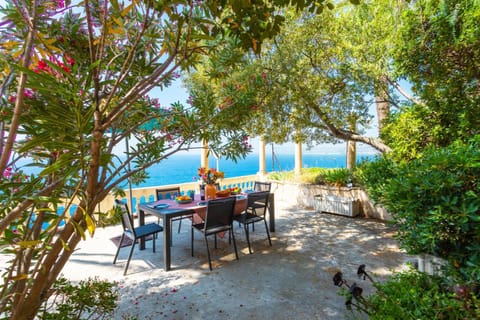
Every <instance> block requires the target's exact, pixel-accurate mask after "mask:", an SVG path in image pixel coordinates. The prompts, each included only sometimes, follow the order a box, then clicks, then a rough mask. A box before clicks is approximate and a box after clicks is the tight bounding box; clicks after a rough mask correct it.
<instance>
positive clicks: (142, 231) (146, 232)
mask: <svg viewBox="0 0 480 320" xmlns="http://www.w3.org/2000/svg"><path fill="white" fill-rule="evenodd" d="M115 206H116V207H117V208H118V210H120V212H121V213H122V226H123V233H122V237H121V238H120V242H119V243H118V249H117V253H116V254H115V258H114V259H113V264H115V263H116V262H117V258H118V253H119V252H120V248H121V247H122V243H123V239H124V238H125V237H127V238H129V239H130V240H131V241H132V245H131V247H130V252H129V254H128V259H127V265H126V266H125V271H124V272H123V275H126V274H127V270H128V266H129V264H130V259H131V258H132V254H133V250H134V249H135V244H136V243H137V240H138V239H141V238H143V237H147V236H150V235H152V243H153V252H155V236H156V234H157V233H158V232H162V231H163V228H162V227H161V226H160V225H158V224H157V223H149V224H145V225H143V226H138V227H136V228H134V227H133V220H132V216H131V215H130V212H129V210H128V206H127V204H126V203H123V202H122V201H120V200H115Z"/></svg>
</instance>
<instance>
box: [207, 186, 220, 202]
mask: <svg viewBox="0 0 480 320" xmlns="http://www.w3.org/2000/svg"><path fill="white" fill-rule="evenodd" d="M216 194H217V188H215V185H214V184H207V185H206V186H205V199H207V200H211V199H215V198H216Z"/></svg>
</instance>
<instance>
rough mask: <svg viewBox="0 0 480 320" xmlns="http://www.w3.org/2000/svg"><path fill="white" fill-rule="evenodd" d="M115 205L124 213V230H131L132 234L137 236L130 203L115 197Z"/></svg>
mask: <svg viewBox="0 0 480 320" xmlns="http://www.w3.org/2000/svg"><path fill="white" fill-rule="evenodd" d="M115 206H116V207H117V208H118V210H120V212H121V213H122V226H123V231H124V232H125V231H127V232H131V234H132V235H133V236H134V237H135V228H134V227H133V220H132V216H131V215H130V211H129V210H128V205H127V204H126V203H124V202H122V201H120V200H118V199H115Z"/></svg>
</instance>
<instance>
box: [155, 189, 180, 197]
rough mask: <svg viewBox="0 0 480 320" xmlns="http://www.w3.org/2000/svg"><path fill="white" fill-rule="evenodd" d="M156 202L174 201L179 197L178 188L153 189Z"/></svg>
mask: <svg viewBox="0 0 480 320" xmlns="http://www.w3.org/2000/svg"><path fill="white" fill-rule="evenodd" d="M155 195H156V196H157V200H165V199H175V198H176V197H178V196H179V195H180V187H171V188H161V189H155Z"/></svg>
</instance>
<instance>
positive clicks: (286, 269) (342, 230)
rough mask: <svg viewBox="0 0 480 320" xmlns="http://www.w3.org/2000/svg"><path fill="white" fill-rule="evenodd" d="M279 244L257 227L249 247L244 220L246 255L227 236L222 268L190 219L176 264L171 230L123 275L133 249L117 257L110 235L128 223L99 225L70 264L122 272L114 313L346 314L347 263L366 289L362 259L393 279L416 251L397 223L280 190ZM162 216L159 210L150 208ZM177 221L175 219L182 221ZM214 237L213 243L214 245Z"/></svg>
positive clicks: (240, 239) (82, 271)
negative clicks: (166, 265)
mask: <svg viewBox="0 0 480 320" xmlns="http://www.w3.org/2000/svg"><path fill="white" fill-rule="evenodd" d="M276 210H277V211H276V216H277V220H276V232H275V233H274V234H272V242H273V246H272V247H270V246H269V245H268V242H267V240H266V234H265V230H264V228H263V227H262V226H261V225H257V226H256V229H255V232H254V233H253V249H254V253H253V254H248V247H247V244H246V241H245V236H244V234H243V229H242V228H235V231H236V237H237V244H238V247H239V249H240V253H239V255H240V259H239V260H238V261H236V260H235V256H234V254H233V247H229V245H228V240H227V239H222V241H219V248H218V249H217V250H215V251H213V254H212V259H213V261H214V270H213V271H209V270H208V262H207V256H206V248H205V244H204V241H203V238H202V236H201V235H200V234H198V233H197V234H196V243H195V246H196V251H195V257H192V256H191V254H190V224H189V223H188V222H187V223H184V224H183V225H182V232H181V233H180V234H175V235H174V246H173V248H172V261H173V263H172V266H173V270H172V271H169V272H165V271H164V270H163V257H162V252H161V248H162V243H161V242H162V239H161V238H162V237H161V236H160V237H159V238H158V242H157V245H158V246H157V252H156V253H155V254H153V253H152V250H151V241H148V242H147V250H144V251H139V250H138V249H137V250H136V251H135V252H134V254H133V258H132V261H131V263H130V268H129V272H128V275H127V276H123V268H124V266H125V265H124V261H125V259H126V257H127V253H128V249H127V248H123V249H122V250H121V253H120V261H119V262H117V264H116V265H113V264H112V261H113V257H114V254H115V250H116V247H115V245H114V244H113V242H112V241H110V238H111V237H114V236H116V235H119V234H120V232H121V228H120V227H119V226H117V227H109V228H105V229H99V230H97V232H96V234H95V236H94V238H93V239H92V238H91V239H88V240H87V241H85V242H82V243H81V244H80V245H79V247H78V250H77V251H76V252H75V253H74V255H73V257H72V259H71V260H70V261H69V263H68V264H67V266H66V268H65V275H66V276H67V277H68V278H70V279H72V280H80V279H85V278H88V277H94V276H98V277H99V278H100V279H109V280H112V281H117V282H118V285H119V290H120V294H121V298H120V301H119V307H118V310H117V312H116V314H115V317H114V319H233V318H235V319H262V318H263V319H277V320H282V319H345V318H348V317H349V316H350V315H351V313H350V312H348V311H346V309H345V306H344V302H345V300H344V297H342V296H339V295H338V291H339V290H338V287H335V286H334V285H333V281H332V277H333V275H334V274H335V272H336V271H338V270H341V271H342V272H343V273H344V275H345V278H346V279H348V280H351V281H350V282H354V281H355V282H357V283H359V284H360V285H361V286H362V287H363V288H364V290H365V293H366V294H368V292H371V290H372V289H371V286H370V285H369V283H368V282H366V281H362V280H358V278H357V277H356V270H357V267H358V265H360V264H366V267H367V271H369V272H370V273H371V274H376V275H377V279H380V280H384V279H385V278H386V277H387V276H388V275H389V274H391V271H392V270H400V269H403V268H405V263H406V262H407V261H408V260H411V259H412V258H411V257H409V256H407V255H406V254H404V253H403V252H401V250H399V248H398V245H397V243H396V241H394V240H392V235H393V234H394V230H393V228H392V227H390V226H388V225H386V224H385V223H382V222H379V221H376V220H369V219H362V218H348V217H342V216H336V215H330V214H319V213H315V212H314V211H313V210H308V209H298V208H292V207H289V204H288V203H283V202H281V201H278V200H277V199H276ZM150 218H151V219H152V221H153V220H156V219H154V217H150ZM174 230H175V226H174ZM211 247H213V246H211Z"/></svg>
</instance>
